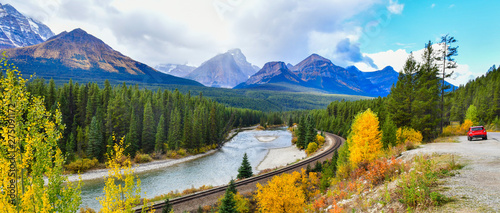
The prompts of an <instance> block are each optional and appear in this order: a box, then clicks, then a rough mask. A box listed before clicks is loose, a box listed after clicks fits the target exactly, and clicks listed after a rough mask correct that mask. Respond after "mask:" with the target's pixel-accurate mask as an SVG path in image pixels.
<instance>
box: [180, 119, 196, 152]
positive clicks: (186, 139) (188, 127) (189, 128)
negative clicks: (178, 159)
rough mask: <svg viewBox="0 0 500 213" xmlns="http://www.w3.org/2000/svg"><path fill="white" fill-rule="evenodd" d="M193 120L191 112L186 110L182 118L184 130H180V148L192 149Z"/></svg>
mask: <svg viewBox="0 0 500 213" xmlns="http://www.w3.org/2000/svg"><path fill="white" fill-rule="evenodd" d="M192 122H193V120H192V119H191V112H190V111H189V110H186V114H185V116H184V128H182V131H183V133H184V134H183V136H182V141H183V142H182V147H184V148H187V149H192V148H194V147H193V123H192Z"/></svg>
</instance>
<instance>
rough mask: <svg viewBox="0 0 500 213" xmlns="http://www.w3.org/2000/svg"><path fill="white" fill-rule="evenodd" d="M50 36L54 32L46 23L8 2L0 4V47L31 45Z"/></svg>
mask: <svg viewBox="0 0 500 213" xmlns="http://www.w3.org/2000/svg"><path fill="white" fill-rule="evenodd" d="M52 36H54V33H53V32H52V31H51V30H50V28H49V27H47V26H46V25H44V24H42V23H41V22H39V21H37V20H35V19H33V18H30V17H27V16H25V15H23V14H22V13H20V12H19V11H17V10H16V8H14V7H13V6H11V5H9V4H5V5H2V4H0V49H7V48H15V47H25V46H31V45H35V44H39V43H42V42H44V41H46V40H47V39H48V38H50V37H52Z"/></svg>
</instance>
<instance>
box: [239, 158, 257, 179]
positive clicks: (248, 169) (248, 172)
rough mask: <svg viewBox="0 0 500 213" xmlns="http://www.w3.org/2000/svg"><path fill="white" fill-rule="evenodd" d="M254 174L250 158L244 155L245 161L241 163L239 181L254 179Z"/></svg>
mask: <svg viewBox="0 0 500 213" xmlns="http://www.w3.org/2000/svg"><path fill="white" fill-rule="evenodd" d="M252 175H253V172H252V166H251V165H250V162H248V156H247V153H245V155H243V161H242V162H241V166H240V168H239V169H238V176H237V178H238V179H245V178H249V177H252Z"/></svg>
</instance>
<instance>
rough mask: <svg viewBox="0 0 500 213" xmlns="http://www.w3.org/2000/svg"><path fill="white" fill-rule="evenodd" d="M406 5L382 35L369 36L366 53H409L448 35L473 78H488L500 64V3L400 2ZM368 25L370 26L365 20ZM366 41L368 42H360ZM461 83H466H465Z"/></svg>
mask: <svg viewBox="0 0 500 213" xmlns="http://www.w3.org/2000/svg"><path fill="white" fill-rule="evenodd" d="M399 3H400V4H404V9H403V11H402V13H401V14H397V15H393V16H392V17H391V18H390V19H389V21H388V23H387V24H386V25H385V26H382V27H380V31H379V33H378V34H376V35H374V36H366V37H367V38H366V39H368V40H369V42H368V43H367V44H366V45H362V52H364V53H371V54H374V53H379V52H384V51H387V50H397V49H405V50H406V51H407V52H410V51H418V50H420V49H422V48H423V47H424V45H425V43H426V42H427V41H428V40H431V41H432V42H434V43H436V42H439V40H440V37H441V36H442V35H445V34H450V35H452V36H454V37H455V38H456V39H457V40H458V42H457V43H456V45H458V46H459V48H458V56H457V57H456V61H457V62H458V63H459V64H462V65H468V66H469V67H468V68H469V71H470V74H472V75H474V76H479V75H482V74H484V73H485V72H486V71H487V70H488V68H489V67H491V66H492V65H493V64H497V65H498V63H500V58H499V56H500V39H498V36H496V35H499V33H500V24H499V22H498V21H499V19H500V18H499V16H498V10H499V9H500V1H493V0H491V1H449V0H439V1H416V0H408V1H399ZM364 19H365V20H363V21H364V24H365V25H366V23H368V22H370V19H369V18H366V17H364ZM360 40H364V39H360ZM460 83H464V81H463V80H462V81H461V82H460Z"/></svg>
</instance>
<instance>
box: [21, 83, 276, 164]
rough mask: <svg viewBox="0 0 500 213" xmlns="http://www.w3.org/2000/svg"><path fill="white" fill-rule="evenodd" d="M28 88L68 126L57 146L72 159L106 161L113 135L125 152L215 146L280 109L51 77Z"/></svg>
mask: <svg viewBox="0 0 500 213" xmlns="http://www.w3.org/2000/svg"><path fill="white" fill-rule="evenodd" d="M27 88H28V91H29V92H30V93H31V94H33V95H35V96H42V97H45V103H46V107H47V109H50V110H56V109H59V110H60V111H61V112H62V122H63V124H64V125H65V126H66V128H65V131H64V133H63V138H62V139H61V140H60V141H59V147H60V148H61V150H62V151H63V153H66V154H68V156H69V157H71V158H74V157H77V158H97V159H99V160H104V158H105V154H106V152H107V151H108V149H109V147H110V145H112V143H113V141H115V140H113V137H115V138H121V137H125V143H126V145H127V149H126V153H127V154H129V155H130V156H132V157H133V156H134V155H135V154H136V153H137V152H142V153H165V152H167V151H169V150H178V149H181V148H182V149H185V150H187V151H192V152H197V150H199V149H201V148H204V147H207V146H210V147H214V146H216V145H218V144H219V143H220V142H221V141H223V140H224V139H225V137H226V136H227V133H228V131H229V130H230V129H232V128H234V127H240V126H241V127H243V126H250V125H255V124H258V123H267V124H270V125H271V124H281V123H282V120H281V118H280V117H279V116H280V114H279V113H264V112H261V111H255V110H249V109H239V108H231V107H226V106H224V105H223V104H220V103H217V102H215V101H212V100H210V99H208V98H205V97H203V94H202V93H199V94H196V95H193V96H192V95H191V93H190V92H187V94H181V92H179V91H178V90H174V91H170V90H161V89H158V90H156V91H152V90H148V89H139V87H138V86H127V85H126V84H125V83H124V84H123V85H121V86H111V84H110V83H109V81H105V83H104V86H101V87H99V86H98V85H97V84H96V83H87V84H78V83H73V82H72V81H71V80H70V81H69V82H68V83H66V84H64V85H63V86H56V84H55V83H54V81H53V80H50V81H49V83H48V84H47V83H46V80H44V79H34V80H32V81H30V82H28V85H27Z"/></svg>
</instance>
